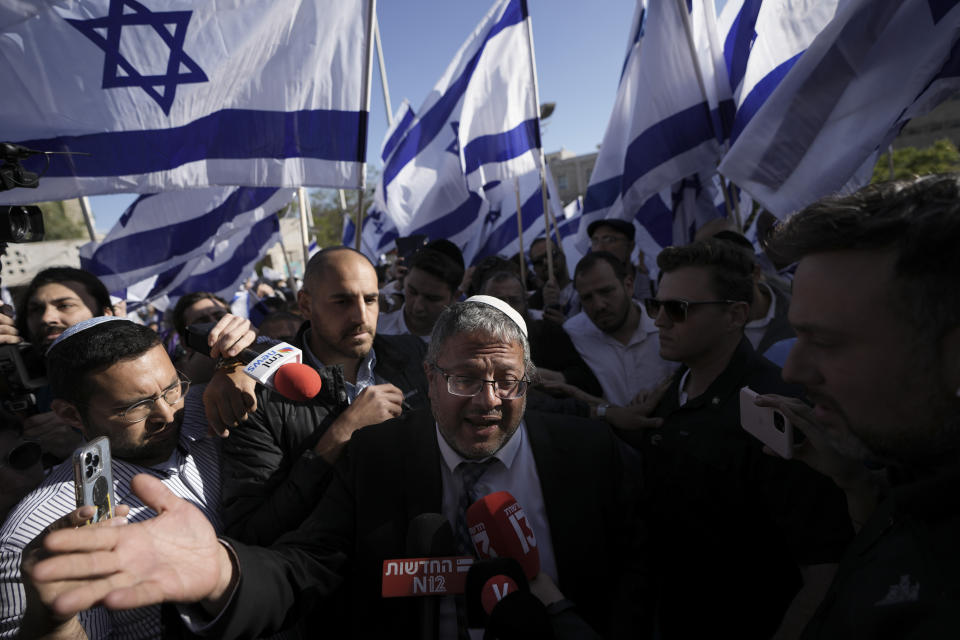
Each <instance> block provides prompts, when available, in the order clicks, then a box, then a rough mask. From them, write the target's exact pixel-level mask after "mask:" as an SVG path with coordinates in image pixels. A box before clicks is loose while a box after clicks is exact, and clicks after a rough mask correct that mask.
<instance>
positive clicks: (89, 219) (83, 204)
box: [77, 196, 97, 242]
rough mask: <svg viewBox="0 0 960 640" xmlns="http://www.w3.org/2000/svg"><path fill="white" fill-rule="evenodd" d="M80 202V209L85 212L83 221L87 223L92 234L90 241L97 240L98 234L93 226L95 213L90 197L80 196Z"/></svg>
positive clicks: (88, 230) (78, 199)
mask: <svg viewBox="0 0 960 640" xmlns="http://www.w3.org/2000/svg"><path fill="white" fill-rule="evenodd" d="M77 201H78V202H79V203H80V211H81V212H82V213H83V222H84V223H85V224H86V225H87V233H88V234H90V242H96V241H97V234H96V232H95V230H94V228H93V213H92V212H91V210H90V198H88V197H87V196H80V197H79V198H77Z"/></svg>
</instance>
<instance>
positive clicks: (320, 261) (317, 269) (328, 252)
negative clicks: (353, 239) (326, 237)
mask: <svg viewBox="0 0 960 640" xmlns="http://www.w3.org/2000/svg"><path fill="white" fill-rule="evenodd" d="M340 251H351V252H353V253H355V254H357V255H358V256H363V259H364V260H366V261H367V263H369V265H370V267H371V268H372V269H373V270H374V271H376V270H377V267H376V266H375V265H374V264H373V262H371V261H370V258H368V257H367V256H366V255H364V254H363V252H362V251H357V250H356V249H354V248H353V247H348V246H346V245H338V246H335V247H325V248H323V249H320V251H317V252H316V253H315V254H313V257H312V258H310V260H309V261H308V262H307V266H306V268H305V269H304V270H303V284H304V286H306V285H307V283H308V282H309V281H311V280H313V279H315V278H317V277H318V276H319V275H320V274H322V273H323V270H324V269H326V268H327V263H329V262H330V256H332V255H333V254H334V253H338V252H340Z"/></svg>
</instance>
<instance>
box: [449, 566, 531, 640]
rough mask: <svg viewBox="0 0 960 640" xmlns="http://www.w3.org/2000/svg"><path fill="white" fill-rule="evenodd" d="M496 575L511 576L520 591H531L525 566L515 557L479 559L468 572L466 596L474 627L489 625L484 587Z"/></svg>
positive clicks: (470, 620)
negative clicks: (524, 570) (524, 571)
mask: <svg viewBox="0 0 960 640" xmlns="http://www.w3.org/2000/svg"><path fill="white" fill-rule="evenodd" d="M494 576H506V577H508V578H511V579H512V580H513V581H514V583H516V585H517V587H518V588H519V590H520V591H530V585H529V583H528V582H527V576H526V575H525V574H524V573H523V567H521V566H520V563H519V562H517V561H516V560H514V559H513V558H485V559H483V560H477V561H476V562H474V563H473V566H471V567H470V571H469V572H467V586H466V589H465V591H464V596H465V598H466V601H467V625H468V626H469V627H471V628H474V629H482V628H484V627H486V626H487V617H488V616H487V612H486V611H485V610H484V608H483V588H484V586H485V585H486V584H487V581H488V580H489V579H490V578H492V577H494Z"/></svg>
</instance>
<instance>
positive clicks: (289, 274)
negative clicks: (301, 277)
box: [276, 211, 309, 300]
mask: <svg viewBox="0 0 960 640" xmlns="http://www.w3.org/2000/svg"><path fill="white" fill-rule="evenodd" d="M276 215H277V221H278V222H280V251H281V252H282V253H283V263H284V264H285V265H286V267H287V279H289V280H290V290H291V291H293V298H294V300H296V298H297V291H298V290H299V287H298V286H297V279H296V278H294V277H293V269H291V268H290V258H289V256H287V245H285V244H284V242H283V218H281V217H280V212H279V211H278V212H277V214H276ZM308 252H309V249H308ZM303 270H304V271H306V270H307V263H306V262H304V263H303Z"/></svg>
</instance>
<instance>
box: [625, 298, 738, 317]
mask: <svg viewBox="0 0 960 640" xmlns="http://www.w3.org/2000/svg"><path fill="white" fill-rule="evenodd" d="M736 302H738V301H737V300H700V301H698V302H693V301H690V300H679V299H677V300H657V299H656V298H647V299H646V300H644V301H643V306H644V308H646V310H647V315H648V316H650V317H651V318H653V319H654V320H656V319H657V315H658V314H659V313H660V308H661V307H663V310H664V311H666V312H667V317H668V318H670V320H671V321H673V322H684V321H686V319H687V312H688V311H689V310H690V307H696V306H699V305H702V304H735V303H736Z"/></svg>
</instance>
